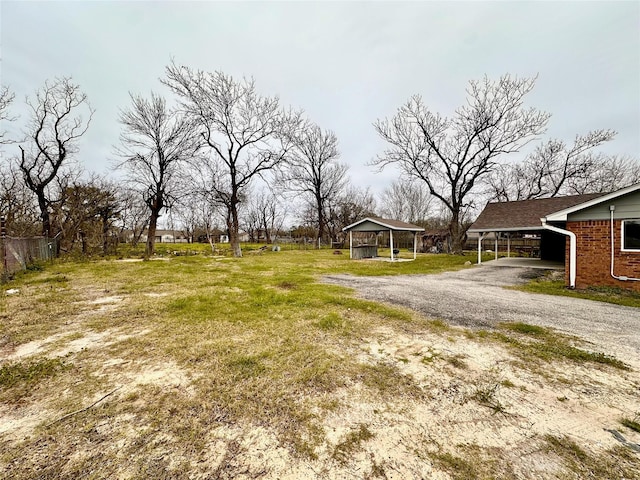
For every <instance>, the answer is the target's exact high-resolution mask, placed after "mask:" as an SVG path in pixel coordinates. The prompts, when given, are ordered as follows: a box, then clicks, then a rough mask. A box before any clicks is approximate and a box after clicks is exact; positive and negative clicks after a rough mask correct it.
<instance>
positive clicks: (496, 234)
mask: <svg viewBox="0 0 640 480" xmlns="http://www.w3.org/2000/svg"><path fill="white" fill-rule="evenodd" d="M499 233H500V232H493V234H494V235H495V236H496V241H495V246H496V248H495V252H496V260H497V259H498V234H499Z"/></svg>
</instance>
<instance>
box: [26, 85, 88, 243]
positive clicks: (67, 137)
mask: <svg viewBox="0 0 640 480" xmlns="http://www.w3.org/2000/svg"><path fill="white" fill-rule="evenodd" d="M26 103H27V106H28V107H29V109H30V110H31V113H30V121H29V125H28V127H27V132H26V139H25V140H24V142H23V143H24V145H25V147H23V146H22V145H20V151H21V156H20V159H19V168H20V171H21V172H22V176H23V177H24V181H25V184H26V186H27V188H28V189H29V190H31V191H32V192H33V193H34V194H35V195H36V198H37V201H38V207H39V209H40V218H41V219H42V233H43V235H46V236H52V229H51V219H50V213H49V208H50V206H51V203H52V200H53V199H52V195H53V192H51V191H50V186H52V183H54V180H56V179H58V177H59V175H60V174H61V173H62V172H61V169H63V167H64V166H67V165H68V164H69V158H70V157H71V156H72V155H73V154H74V153H76V152H77V143H78V140H79V139H80V137H81V136H82V135H84V133H85V132H86V131H87V129H88V128H89V124H90V122H91V117H92V116H93V112H94V111H93V109H92V108H91V106H90V105H89V102H88V100H87V95H86V94H85V93H83V92H82V91H81V90H80V87H79V86H78V85H76V84H74V83H72V81H71V78H66V77H65V78H56V79H55V80H54V81H53V82H48V81H47V82H45V85H44V87H43V88H42V89H40V90H39V91H37V92H36V97H35V100H32V99H29V98H27V101H26ZM82 111H85V112H86V113H88V118H86V119H84V118H83V117H82Z"/></svg>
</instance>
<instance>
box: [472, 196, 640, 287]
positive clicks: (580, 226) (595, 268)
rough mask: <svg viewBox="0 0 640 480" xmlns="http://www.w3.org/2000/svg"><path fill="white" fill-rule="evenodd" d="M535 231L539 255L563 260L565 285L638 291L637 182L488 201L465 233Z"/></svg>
mask: <svg viewBox="0 0 640 480" xmlns="http://www.w3.org/2000/svg"><path fill="white" fill-rule="evenodd" d="M489 232H492V233H501V232H520V233H522V232H537V233H539V234H540V236H541V244H540V258H541V259H543V260H545V259H548V260H558V261H563V262H564V264H565V272H566V281H567V286H569V287H572V288H586V287H590V286H612V287H620V288H625V289H631V290H635V291H640V184H637V185H632V186H630V187H627V188H623V189H621V190H618V191H615V192H612V193H608V194H592V195H574V196H567V197H556V198H547V199H537V200H523V201H518V202H499V203H489V204H487V206H486V207H485V209H484V210H483V211H482V213H481V214H480V216H479V217H478V219H477V220H476V222H475V223H474V224H473V225H472V226H471V228H470V229H469V233H476V234H478V235H479V236H480V241H479V243H478V245H479V249H480V248H481V247H480V246H481V240H482V237H483V236H484V235H486V234H487V233H489Z"/></svg>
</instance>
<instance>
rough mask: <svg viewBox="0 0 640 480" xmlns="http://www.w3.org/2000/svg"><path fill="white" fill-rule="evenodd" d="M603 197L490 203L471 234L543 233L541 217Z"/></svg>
mask: <svg viewBox="0 0 640 480" xmlns="http://www.w3.org/2000/svg"><path fill="white" fill-rule="evenodd" d="M603 195H606V194H605V193H589V194H585V195H571V196H567V197H554V198H538V199H534V200H519V201H515V202H494V203H488V204H487V206H486V207H484V210H483V211H482V213H481V214H480V216H478V219H477V220H476V221H475V222H474V223H473V225H471V228H469V232H470V233H475V232H478V233H479V232H509V231H530V230H542V222H541V221H540V219H541V218H543V217H547V216H548V215H550V214H552V213H555V212H559V211H561V210H565V209H567V208H570V207H574V206H576V205H580V204H581V203H585V202H588V201H589V200H593V199H594V198H598V197H602V196H603Z"/></svg>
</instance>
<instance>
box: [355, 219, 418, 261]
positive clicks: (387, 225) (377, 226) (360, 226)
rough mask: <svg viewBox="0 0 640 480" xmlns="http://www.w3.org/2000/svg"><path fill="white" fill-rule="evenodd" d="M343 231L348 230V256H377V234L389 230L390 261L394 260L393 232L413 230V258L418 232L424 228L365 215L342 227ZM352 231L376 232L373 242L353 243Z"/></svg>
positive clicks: (357, 257) (414, 256)
mask: <svg viewBox="0 0 640 480" xmlns="http://www.w3.org/2000/svg"><path fill="white" fill-rule="evenodd" d="M342 231H343V232H349V258H356V259H361V258H375V257H377V256H378V236H377V234H379V233H382V232H386V231H388V232H389V247H390V250H391V261H392V262H393V261H394V260H395V256H394V255H395V254H394V252H393V250H394V248H393V232H413V259H414V260H415V259H416V252H417V248H418V239H417V237H418V232H424V228H422V227H419V226H417V225H412V224H411V223H405V222H400V221H398V220H389V219H386V218H378V217H367V218H363V219H362V220H359V221H357V222H355V223H352V224H351V225H349V226H347V227H344V228H343V229H342ZM353 232H370V233H376V242H375V244H373V245H371V244H365V245H356V246H354V245H353Z"/></svg>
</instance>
